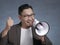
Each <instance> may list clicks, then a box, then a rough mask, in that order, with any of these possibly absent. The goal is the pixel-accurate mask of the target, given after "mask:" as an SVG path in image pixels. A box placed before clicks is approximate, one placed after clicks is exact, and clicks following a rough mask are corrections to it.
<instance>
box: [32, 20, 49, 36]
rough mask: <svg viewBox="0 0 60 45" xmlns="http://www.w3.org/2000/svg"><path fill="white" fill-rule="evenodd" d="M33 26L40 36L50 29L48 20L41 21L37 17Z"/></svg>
mask: <svg viewBox="0 0 60 45" xmlns="http://www.w3.org/2000/svg"><path fill="white" fill-rule="evenodd" d="M33 26H34V27H35V32H36V34H37V35H39V36H44V35H46V34H47V33H48V31H49V28H50V27H49V25H48V23H47V22H40V21H38V20H37V19H35V20H34V23H33Z"/></svg>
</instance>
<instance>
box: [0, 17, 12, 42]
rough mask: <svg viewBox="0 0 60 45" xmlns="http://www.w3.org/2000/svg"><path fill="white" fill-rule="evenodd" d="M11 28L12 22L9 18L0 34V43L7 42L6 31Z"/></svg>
mask: <svg viewBox="0 0 60 45" xmlns="http://www.w3.org/2000/svg"><path fill="white" fill-rule="evenodd" d="M11 26H13V20H12V19H11V17H9V18H8V20H7V23H6V27H5V29H4V30H3V31H2V32H1V33H0V43H5V42H7V38H8V36H7V35H8V31H9V30H10V28H11Z"/></svg>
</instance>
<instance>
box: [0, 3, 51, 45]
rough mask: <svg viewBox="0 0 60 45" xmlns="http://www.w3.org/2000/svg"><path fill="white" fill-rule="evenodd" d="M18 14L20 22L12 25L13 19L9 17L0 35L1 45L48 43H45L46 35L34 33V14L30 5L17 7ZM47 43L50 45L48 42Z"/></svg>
mask: <svg viewBox="0 0 60 45" xmlns="http://www.w3.org/2000/svg"><path fill="white" fill-rule="evenodd" d="M18 14H19V16H18V17H19V19H20V20H21V22H20V23H19V24H16V25H13V19H11V17H9V19H8V21H7V24H6V28H5V29H4V30H3V31H2V33H1V35H0V43H1V45H48V44H46V36H38V35H37V34H36V33H35V28H34V27H33V22H34V16H35V14H34V11H33V8H32V6H30V5H28V4H23V5H21V6H20V7H19V8H18ZM47 42H48V41H47ZM49 45H51V43H50V42H49Z"/></svg>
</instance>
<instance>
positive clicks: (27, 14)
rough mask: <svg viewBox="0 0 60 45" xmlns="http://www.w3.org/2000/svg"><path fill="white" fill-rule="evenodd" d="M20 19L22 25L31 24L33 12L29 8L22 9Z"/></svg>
mask: <svg viewBox="0 0 60 45" xmlns="http://www.w3.org/2000/svg"><path fill="white" fill-rule="evenodd" d="M20 20H21V21H22V25H23V26H32V25H33V22H34V12H33V10H32V9H31V8H28V9H24V10H23V12H22V13H21V16H20Z"/></svg>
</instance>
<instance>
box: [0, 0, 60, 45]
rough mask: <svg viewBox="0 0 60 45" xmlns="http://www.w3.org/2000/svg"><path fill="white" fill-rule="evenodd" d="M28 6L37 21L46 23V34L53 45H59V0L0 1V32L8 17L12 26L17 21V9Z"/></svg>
mask: <svg viewBox="0 0 60 45" xmlns="http://www.w3.org/2000/svg"><path fill="white" fill-rule="evenodd" d="M22 4H30V5H31V6H32V7H33V9H34V12H35V18H36V19H38V20H39V21H47V22H48V23H49V25H50V31H49V33H48V34H47V36H48V37H49V39H50V40H51V42H52V43H53V45H60V0H0V32H2V31H3V29H4V28H5V26H6V21H7V19H8V17H9V16H10V17H12V19H13V20H14V24H17V23H19V22H20V20H19V19H18V7H19V6H20V5H22Z"/></svg>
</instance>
